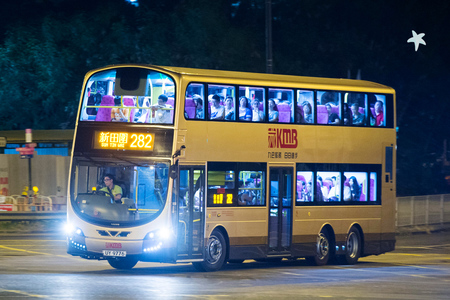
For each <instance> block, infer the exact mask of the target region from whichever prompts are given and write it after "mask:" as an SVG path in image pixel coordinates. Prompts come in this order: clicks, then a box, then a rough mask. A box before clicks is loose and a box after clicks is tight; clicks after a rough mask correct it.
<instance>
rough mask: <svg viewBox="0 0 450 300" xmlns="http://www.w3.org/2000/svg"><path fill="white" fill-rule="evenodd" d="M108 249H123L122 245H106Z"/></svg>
mask: <svg viewBox="0 0 450 300" xmlns="http://www.w3.org/2000/svg"><path fill="white" fill-rule="evenodd" d="M105 247H106V249H121V248H122V243H105Z"/></svg>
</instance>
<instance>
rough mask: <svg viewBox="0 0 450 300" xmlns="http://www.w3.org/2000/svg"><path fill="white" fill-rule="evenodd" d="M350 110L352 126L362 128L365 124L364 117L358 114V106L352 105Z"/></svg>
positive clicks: (356, 104)
mask: <svg viewBox="0 0 450 300" xmlns="http://www.w3.org/2000/svg"><path fill="white" fill-rule="evenodd" d="M351 109H352V114H353V125H356V126H363V125H364V124H365V123H366V117H365V116H364V115H363V114H361V113H359V104H358V103H353V104H352V106H351Z"/></svg>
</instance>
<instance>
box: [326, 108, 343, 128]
mask: <svg viewBox="0 0 450 300" xmlns="http://www.w3.org/2000/svg"><path fill="white" fill-rule="evenodd" d="M325 106H326V108H327V112H328V124H334V125H338V124H339V123H340V122H341V120H340V119H339V116H338V115H337V114H335V113H333V112H332V108H331V104H330V103H327V104H325Z"/></svg>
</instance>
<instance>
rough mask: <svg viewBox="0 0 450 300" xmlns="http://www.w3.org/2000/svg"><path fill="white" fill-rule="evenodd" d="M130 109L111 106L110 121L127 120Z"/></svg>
mask: <svg viewBox="0 0 450 300" xmlns="http://www.w3.org/2000/svg"><path fill="white" fill-rule="evenodd" d="M129 113H130V111H129V109H128V108H113V109H111V121H112V122H128V115H129Z"/></svg>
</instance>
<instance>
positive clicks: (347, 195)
mask: <svg viewBox="0 0 450 300" xmlns="http://www.w3.org/2000/svg"><path fill="white" fill-rule="evenodd" d="M342 178H343V181H344V201H350V200H352V193H351V191H350V186H349V183H348V181H347V177H345V175H344V176H343V177H342Z"/></svg>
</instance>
